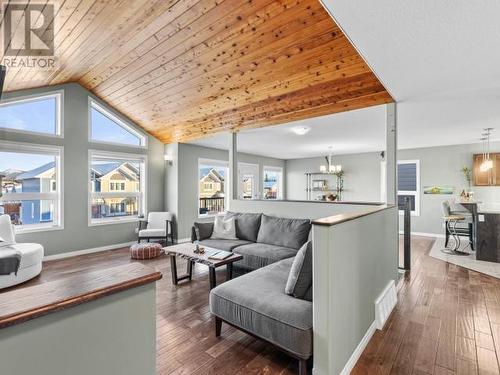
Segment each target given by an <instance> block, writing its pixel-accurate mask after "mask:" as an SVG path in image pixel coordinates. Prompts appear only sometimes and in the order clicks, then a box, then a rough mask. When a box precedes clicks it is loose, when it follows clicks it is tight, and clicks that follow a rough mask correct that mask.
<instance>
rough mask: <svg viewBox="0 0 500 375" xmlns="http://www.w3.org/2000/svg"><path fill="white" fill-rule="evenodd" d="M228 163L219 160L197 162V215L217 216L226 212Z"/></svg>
mask: <svg viewBox="0 0 500 375" xmlns="http://www.w3.org/2000/svg"><path fill="white" fill-rule="evenodd" d="M228 174H229V170H228V163H227V162H225V161H220V160H205V159H200V160H199V161H198V214H199V215H200V216H210V215H217V214H220V213H223V212H225V211H226V207H227V193H226V192H227V187H228V185H227V176H228Z"/></svg>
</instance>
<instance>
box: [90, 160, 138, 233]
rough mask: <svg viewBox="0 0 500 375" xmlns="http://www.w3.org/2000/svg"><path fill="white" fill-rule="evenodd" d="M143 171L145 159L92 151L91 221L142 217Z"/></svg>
mask: <svg viewBox="0 0 500 375" xmlns="http://www.w3.org/2000/svg"><path fill="white" fill-rule="evenodd" d="M144 171H145V160H144V158H142V157H137V156H135V155H129V157H127V156H125V155H116V154H113V153H107V152H98V151H92V152H91V158H90V171H89V177H90V219H91V222H92V223H99V222H103V221H109V220H120V219H122V220H123V219H130V218H134V217H135V218H137V216H138V215H140V214H143V213H144V212H143V210H144V186H145V181H144V177H145V176H144Z"/></svg>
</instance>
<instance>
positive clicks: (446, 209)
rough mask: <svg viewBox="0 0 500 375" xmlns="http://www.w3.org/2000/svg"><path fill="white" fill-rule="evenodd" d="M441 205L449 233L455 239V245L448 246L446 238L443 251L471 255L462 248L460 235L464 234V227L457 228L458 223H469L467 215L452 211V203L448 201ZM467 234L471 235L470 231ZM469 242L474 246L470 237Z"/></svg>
mask: <svg viewBox="0 0 500 375" xmlns="http://www.w3.org/2000/svg"><path fill="white" fill-rule="evenodd" d="M441 207H442V210H443V220H444V221H445V225H446V232H447V234H448V233H449V234H451V236H452V237H453V240H454V244H453V247H448V241H447V240H446V243H445V248H444V249H443V250H442V251H443V252H444V253H447V254H452V255H470V254H469V253H467V252H465V251H463V249H462V250H461V249H460V244H461V241H460V235H464V234H465V233H464V228H457V224H468V222H467V221H468V220H467V217H466V216H465V215H462V214H460V213H452V212H451V209H450V203H449V202H448V201H444V202H443V203H442V205H441ZM466 235H467V236H469V234H468V233H467V234H466ZM469 237H470V236H469ZM468 244H469V246H472V243H471V241H470V239H469V242H468ZM464 249H465V247H464Z"/></svg>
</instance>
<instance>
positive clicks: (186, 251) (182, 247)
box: [163, 243, 243, 289]
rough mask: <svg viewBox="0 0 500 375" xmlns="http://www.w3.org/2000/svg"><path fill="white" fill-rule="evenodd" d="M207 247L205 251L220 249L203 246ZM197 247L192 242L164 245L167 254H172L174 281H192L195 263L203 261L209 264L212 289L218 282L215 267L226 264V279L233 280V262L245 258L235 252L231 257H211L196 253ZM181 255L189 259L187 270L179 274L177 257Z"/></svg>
mask: <svg viewBox="0 0 500 375" xmlns="http://www.w3.org/2000/svg"><path fill="white" fill-rule="evenodd" d="M201 247H204V248H205V252H209V251H214V250H215V251H217V250H219V249H214V248H212V247H206V246H201ZM194 249H195V245H194V244H192V243H181V244H178V245H172V246H167V247H164V248H163V250H164V251H165V254H167V255H168V256H170V267H171V269H172V283H173V284H174V285H177V284H178V283H179V281H182V280H189V281H191V279H192V277H193V263H201V264H204V265H206V266H208V274H209V276H210V289H213V288H215V286H216V284H217V282H216V279H215V269H216V268H217V267H221V266H224V265H226V267H227V269H226V281H227V280H231V278H232V277H233V263H234V262H236V261H238V260H241V259H243V256H242V255H239V254H233V255H231V256H230V257H228V258H226V259H222V260H217V259H210V258H208V255H207V254H206V253H205V254H195V253H194V252H193V251H194ZM177 257H181V258H184V259H187V261H188V263H187V272H186V274H185V275H182V276H178V275H177V262H176V258H177Z"/></svg>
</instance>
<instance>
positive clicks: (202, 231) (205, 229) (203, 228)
mask: <svg viewBox="0 0 500 375" xmlns="http://www.w3.org/2000/svg"><path fill="white" fill-rule="evenodd" d="M193 228H194V231H195V236H194V240H199V241H201V240H204V239H207V238H210V236H211V235H212V231H213V230H214V223H194V226H193Z"/></svg>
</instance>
